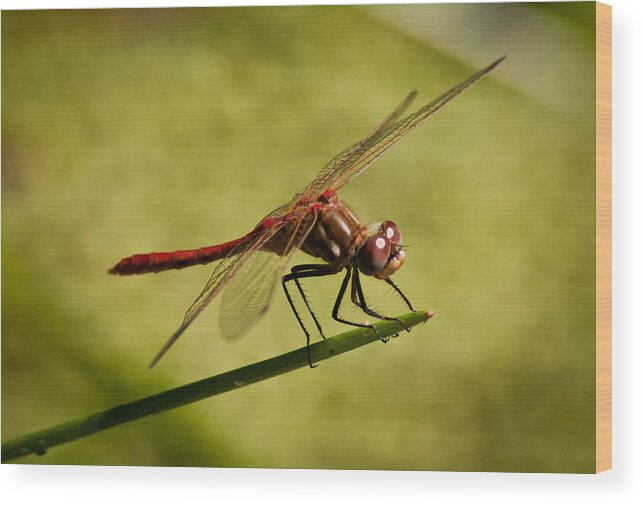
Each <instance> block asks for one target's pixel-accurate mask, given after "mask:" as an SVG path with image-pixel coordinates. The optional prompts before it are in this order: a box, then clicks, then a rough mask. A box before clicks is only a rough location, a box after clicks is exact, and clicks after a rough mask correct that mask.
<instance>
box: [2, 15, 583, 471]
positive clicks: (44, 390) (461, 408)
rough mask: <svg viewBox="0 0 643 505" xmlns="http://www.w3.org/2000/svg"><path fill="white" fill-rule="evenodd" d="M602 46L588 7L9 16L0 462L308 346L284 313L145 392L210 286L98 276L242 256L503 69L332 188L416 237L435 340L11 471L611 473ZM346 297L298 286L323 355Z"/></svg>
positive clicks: (196, 274)
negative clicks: (598, 400)
mask: <svg viewBox="0 0 643 505" xmlns="http://www.w3.org/2000/svg"><path fill="white" fill-rule="evenodd" d="M594 42H595V39H594V4H593V3H589V2H581V3H574V4H569V3H565V4H487V5H484V4H471V5H463V4H461V5H447V4H444V5H429V6H422V5H416V6H403V5H397V6H377V7H371V6H361V7H352V6H344V7H271V8H212V9H153V10H92V11H89V10H86V11H22V12H21V11H13V12H6V11H5V12H3V15H2V71H3V72H2V75H3V77H2V102H3V110H2V121H3V129H2V204H3V205H2V207H3V208H2V210H3V212H2V239H3V240H2V267H3V268H2V410H3V416H2V439H3V440H8V439H11V438H13V437H16V436H19V435H23V434H26V433H28V432H31V431H33V430H38V429H42V428H45V427H48V426H51V425H54V424H57V423H60V422H64V421H67V420H69V419H72V418H75V417H77V416H82V415H86V414H88V413H91V412H94V411H97V410H102V409H105V408H108V407H111V406H114V405H116V404H118V403H122V402H126V401H130V400H134V399H137V398H140V397H143V396H146V395H148V394H152V393H155V392H158V391H160V390H163V389H165V388H169V387H173V386H176V385H180V384H184V383H187V382H190V381H193V380H197V379H200V378H203V377H205V376H208V375H212V374H214V373H218V372H222V371H225V370H228V369H232V368H235V367H238V366H242V365H245V364H249V363H252V362H254V361H257V360H261V359H264V358H268V357H271V356H274V355H276V354H278V353H282V352H286V351H289V350H291V349H293V348H296V347H299V346H301V345H303V344H304V338H303V335H302V334H301V332H300V330H299V327H298V325H297V323H296V321H295V319H294V318H293V316H292V315H291V313H290V308H289V307H288V305H287V303H286V301H285V299H284V297H283V296H282V294H281V293H278V294H277V297H276V299H275V302H274V304H273V307H272V309H271V311H270V312H269V313H268V315H267V316H266V317H265V318H264V319H263V320H262V322H261V323H260V324H259V325H257V326H256V327H255V328H254V329H253V330H252V332H251V334H250V335H248V336H247V337H246V338H244V339H242V340H240V341H238V342H235V343H234V344H230V343H228V342H225V341H224V340H222V339H221V338H219V337H218V335H217V333H218V324H217V316H218V311H219V307H218V304H213V306H212V307H210V308H209V309H208V310H207V311H206V312H204V314H203V315H202V316H200V317H199V318H198V319H197V321H196V322H195V324H194V325H193V326H192V327H191V328H190V330H189V331H188V332H187V333H186V335H185V336H184V337H183V338H182V339H181V340H180V341H179V343H178V344H177V345H176V346H175V347H174V348H173V349H172V351H171V352H170V353H169V354H168V355H167V356H166V357H165V358H164V360H163V361H161V363H160V364H159V366H158V367H157V368H155V369H154V370H152V371H149V370H147V368H146V365H147V364H148V362H149V360H150V359H151V357H152V356H153V355H154V354H155V353H156V352H157V351H158V349H159V347H160V346H161V345H162V343H163V342H164V341H165V339H166V338H167V337H168V336H169V334H170V333H171V332H172V331H173V330H174V329H175V328H176V327H177V326H178V324H179V323H180V321H181V319H182V316H183V313H184V311H185V309H186V308H187V307H188V306H189V305H190V303H191V302H192V300H193V299H194V298H195V297H196V295H197V294H198V293H199V291H200V290H201V288H202V286H203V284H204V283H205V281H206V280H207V278H208V276H209V273H210V271H211V270H212V267H211V266H205V267H203V266H200V267H194V268H191V269H187V270H183V271H173V272H167V273H164V274H161V275H149V276H140V277H132V278H117V277H112V276H108V275H107V273H106V270H107V268H108V267H110V266H112V265H113V264H114V263H115V262H116V261H118V260H119V259H120V258H121V257H124V256H127V255H129V254H132V253H137V252H149V251H163V250H174V249H180V248H192V247H198V246H204V245H211V244H213V243H218V242H221V241H225V240H229V239H232V238H236V237H237V236H239V235H241V234H244V233H246V232H247V231H249V230H250V229H251V228H252V227H253V226H254V225H255V224H256V222H257V221H258V220H259V219H260V218H261V217H262V216H264V215H265V214H266V213H268V212H269V211H271V210H272V209H273V208H274V207H276V206H278V205H279V204H281V203H283V202H284V201H287V200H288V199H289V198H290V197H291V196H292V194H293V193H295V192H296V191H297V190H299V189H300V188H301V187H302V186H304V185H305V184H306V183H307V182H309V181H310V180H311V179H312V178H313V177H314V176H315V174H316V173H317V171H318V170H319V169H320V168H321V167H322V166H323V165H324V164H325V163H326V161H328V159H330V158H331V157H332V156H334V155H335V154H336V153H337V152H339V151H340V150H342V149H343V148H345V147H346V146H347V145H349V144H351V143H352V142H354V141H356V140H358V139H359V138H361V137H362V136H363V135H365V134H366V133H368V132H369V131H370V130H371V129H372V128H373V127H374V126H375V125H376V124H377V123H378V122H379V121H380V120H381V119H382V118H383V117H384V116H385V115H386V114H388V112H390V110H391V109H392V108H393V106H394V105H396V104H397V103H398V102H399V101H400V100H401V99H402V98H403V97H405V96H406V94H407V93H408V92H409V91H410V90H412V89H418V90H419V91H420V95H419V98H418V99H417V103H415V104H414V105H413V106H412V107H411V109H413V110H415V109H416V108H418V107H419V106H420V105H422V104H423V103H426V102H428V101H429V100H431V99H433V98H435V97H436V96H438V95H439V94H441V93H442V92H444V91H445V90H447V89H448V88H449V87H451V86H452V85H454V84H456V83H458V82H460V81H461V80H463V79H464V78H466V77H467V76H469V75H470V74H471V73H473V72H474V71H475V70H478V69H479V68H482V67H483V66H485V65H486V64H488V63H490V62H491V61H493V60H494V59H496V58H497V57H499V56H502V55H504V54H506V55H508V59H507V60H506V61H505V62H503V63H502V65H501V66H500V67H499V68H498V69H496V71H495V72H494V73H493V74H492V75H491V76H489V77H487V78H485V79H484V80H483V81H482V82H480V83H478V84H477V85H475V86H474V87H473V88H472V89H470V90H469V91H467V92H466V93H465V94H464V95H462V96H460V97H458V98H457V99H456V100H455V101H454V102H452V103H451V104H450V105H449V106H448V107H447V108H446V109H445V110H444V111H442V112H440V113H439V114H438V115H437V116H435V117H433V118H432V119H431V120H430V121H429V122H428V123H427V124H425V125H424V126H422V127H421V128H420V129H418V130H417V131H415V132H413V133H412V134H411V135H409V136H408V137H407V138H405V139H404V140H403V141H402V142H401V143H400V144H398V145H397V146H396V147H395V148H394V149H393V150H391V151H390V152H389V153H387V154H386V155H385V156H384V157H383V158H381V159H380V160H379V161H378V162H377V163H376V164H375V165H373V166H372V167H371V168H369V170H367V171H366V172H365V173H364V174H363V175H362V176H361V177H360V178H359V179H358V180H356V181H355V182H354V183H352V184H351V185H350V186H348V187H346V188H345V190H343V192H342V194H343V197H344V198H345V200H347V201H348V202H349V203H350V205H351V206H352V207H353V208H354V209H355V210H356V211H357V213H358V214H359V215H360V217H361V218H362V219H363V220H364V221H367V222H376V221H381V220H383V219H393V220H394V221H396V222H397V223H398V225H399V226H400V228H401V230H402V232H403V234H404V238H405V241H406V242H407V243H408V244H409V248H408V256H407V262H406V264H405V265H404V268H402V269H401V270H400V271H399V272H398V273H397V274H396V276H395V280H396V282H397V283H398V284H399V285H400V287H401V288H402V289H403V290H404V291H405V293H406V294H407V295H408V296H409V297H410V299H411V300H412V301H413V302H414V304H415V306H416V307H418V308H422V309H433V310H435V311H436V316H435V318H434V319H433V320H432V321H431V322H429V323H428V324H426V325H424V326H421V327H419V328H417V329H415V330H414V331H413V333H412V334H410V335H406V334H405V335H403V336H402V338H399V339H397V340H395V341H391V342H390V343H389V344H387V345H380V344H373V345H370V346H368V347H365V348H363V349H360V350H358V351H355V352H352V353H349V354H348V355H344V356H341V357H338V358H337V359H333V360H330V361H328V362H324V363H322V364H321V366H319V368H317V369H315V370H309V369H303V370H299V371H297V372H294V373H291V374H288V375H287V376H283V377H280V378H277V379H274V380H271V381H268V382H264V383H261V384H258V385H255V386H252V387H249V388H245V389H243V390H239V391H236V392H233V393H229V394H226V395H223V396H220V397H217V398H214V399H210V400H206V401H202V402H199V403H198V404H195V405H192V406H188V407H185V408H182V409H179V410H177V411H173V412H169V413H166V414H162V415H159V416H155V417H151V418H148V419H145V420H142V421H138V422H135V423H131V424H127V425H124V426H121V427H118V428H115V429H112V430H108V431H106V432H103V433H100V434H98V435H95V436H92V437H89V438H86V439H83V440H80V441H77V442H74V443H71V444H68V445H65V446H60V447H57V448H54V449H52V450H51V451H50V453H49V454H47V455H46V456H44V457H38V456H30V457H25V458H22V459H21V460H19V461H20V462H23V463H50V464H107V465H170V466H188V465H189V466H201V465H205V466H257V467H290V468H299V467H309V468H318V467H323V468H366V469H375V468H381V469H435V470H476V471H549V472H591V471H593V469H594V417H593V412H594V304H595V300H594V112H593V111H594ZM296 260H299V261H302V260H305V258H304V257H303V255H302V256H300V257H298V258H296ZM340 280H341V279H340V277H339V276H337V277H333V278H327V279H321V280H311V281H309V282H307V283H306V286H307V288H308V291H309V294H310V295H311V297H312V299H313V303H314V305H315V307H316V309H317V311H318V313H319V315H320V316H321V319H322V322H323V324H324V326H325V328H326V333H327V334H329V335H331V334H334V333H336V332H339V331H341V330H344V329H345V327H343V326H342V325H340V324H338V323H335V322H334V321H333V320H332V319H331V317H330V311H331V307H332V302H333V301H334V297H335V294H336V292H337V289H338V288H339V283H340ZM364 284H365V289H366V292H367V294H368V295H369V297H370V299H371V300H372V302H373V303H374V305H375V306H376V307H377V308H379V309H380V310H382V311H384V312H387V313H389V314H400V313H403V312H405V310H404V306H403V305H402V304H401V303H400V302H399V300H397V299H396V298H395V297H393V296H391V295H390V293H388V292H387V289H386V287H385V286H384V285H383V284H382V283H381V281H376V280H373V279H369V280H367V281H365V283H364ZM348 314H350V312H348ZM353 317H359V316H358V314H357V313H354V314H353Z"/></svg>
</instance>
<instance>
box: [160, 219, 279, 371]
mask: <svg viewBox="0 0 643 505" xmlns="http://www.w3.org/2000/svg"><path fill="white" fill-rule="evenodd" d="M281 226H282V225H281V224H276V225H275V226H274V227H271V228H267V229H265V230H262V232H261V233H258V234H257V235H253V236H251V237H249V238H248V240H244V241H243V242H241V243H240V244H238V245H237V246H236V247H235V248H234V249H233V250H232V251H231V252H230V254H228V256H226V257H225V258H224V259H223V260H221V261H220V262H219V264H218V265H217V266H216V267H215V269H214V271H213V272H212V275H211V276H210V278H209V279H208V282H207V283H206V285H205V287H204V288H203V290H202V291H201V293H200V294H199V296H198V297H197V298H196V300H194V302H193V303H192V305H190V307H189V308H188V310H187V311H186V313H185V316H184V318H183V322H182V323H181V326H179V328H178V329H177V330H176V331H175V332H174V333H173V334H172V335H171V336H170V338H169V339H168V341H167V342H166V343H165V345H164V346H163V347H162V348H161V350H160V351H159V352H158V354H157V355H156V356H155V357H154V359H153V360H152V362H151V363H150V365H149V367H150V368H152V367H153V366H154V365H156V363H158V361H159V360H160V359H161V358H162V357H163V355H164V354H165V353H166V352H167V351H168V350H169V349H170V347H172V345H174V343H175V342H176V341H177V340H178V339H179V337H180V336H181V335H182V334H183V332H184V331H185V330H186V329H187V327H188V326H190V324H191V323H192V321H194V319H195V318H196V316H198V315H199V314H200V313H201V311H202V310H203V309H204V308H205V307H207V305H208V304H209V303H210V302H211V301H212V299H213V298H214V297H216V296H217V295H218V294H219V293H220V292H221V290H222V289H223V288H224V287H225V285H226V284H227V282H229V281H230V280H231V279H232V278H234V276H235V274H236V273H237V272H238V271H239V270H240V269H241V268H242V267H243V265H244V264H245V263H246V262H247V261H248V260H249V259H250V258H251V257H252V255H253V254H254V253H255V252H256V251H257V250H259V249H260V248H261V247H262V246H263V245H264V244H265V243H266V242H268V241H269V240H270V239H271V238H272V237H273V236H274V234H275V233H277V231H278V230H279V228H280V227H281Z"/></svg>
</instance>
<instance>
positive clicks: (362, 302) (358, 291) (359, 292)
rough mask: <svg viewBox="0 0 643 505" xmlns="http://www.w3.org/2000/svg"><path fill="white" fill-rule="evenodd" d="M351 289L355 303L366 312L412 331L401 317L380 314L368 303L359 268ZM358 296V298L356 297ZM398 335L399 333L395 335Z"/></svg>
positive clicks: (354, 271)
mask: <svg viewBox="0 0 643 505" xmlns="http://www.w3.org/2000/svg"><path fill="white" fill-rule="evenodd" d="M351 291H352V294H353V296H352V297H351V298H352V300H353V303H354V304H355V305H357V306H358V307H359V308H360V309H362V310H363V311H364V313H365V314H368V315H369V316H372V317H377V318H378V319H382V320H385V321H397V322H398V323H399V325H400V326H401V327H402V328H404V329H405V330H406V331H409V332H410V331H411V328H409V327H408V326H406V325H405V324H404V322H402V320H401V319H398V318H397V317H389V316H383V315H382V314H379V313H378V312H376V311H375V310H373V309H371V308H370V307H369V306H368V304H367V303H366V297H365V296H364V290H363V289H362V282H361V281H360V279H359V271H358V270H357V269H354V270H353V278H352V280H351ZM355 298H357V299H355ZM394 336H397V335H394Z"/></svg>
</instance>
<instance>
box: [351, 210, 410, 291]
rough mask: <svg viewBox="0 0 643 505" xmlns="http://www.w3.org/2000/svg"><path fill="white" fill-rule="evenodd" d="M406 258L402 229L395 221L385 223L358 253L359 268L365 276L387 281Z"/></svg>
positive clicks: (364, 243)
mask: <svg viewBox="0 0 643 505" xmlns="http://www.w3.org/2000/svg"><path fill="white" fill-rule="evenodd" d="M405 257H406V252H405V251H404V249H403V248H402V233H401V232H400V229H399V228H398V227H397V225H396V224H395V223H394V222H393V221H384V222H383V223H382V224H381V225H380V226H379V228H378V230H377V233H375V234H374V235H371V236H370V237H368V238H367V239H366V240H364V242H362V246H361V247H360V249H359V251H358V252H357V268H359V271H360V272H362V273H363V274H364V275H372V276H375V277H377V278H378V279H386V278H388V277H390V276H391V275H393V274H394V273H395V271H396V270H397V269H398V268H400V267H401V266H402V263H404V258H405Z"/></svg>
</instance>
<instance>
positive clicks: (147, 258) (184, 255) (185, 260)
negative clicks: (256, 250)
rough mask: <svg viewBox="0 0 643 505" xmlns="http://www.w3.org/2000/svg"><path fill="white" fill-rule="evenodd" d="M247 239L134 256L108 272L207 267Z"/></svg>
mask: <svg viewBox="0 0 643 505" xmlns="http://www.w3.org/2000/svg"><path fill="white" fill-rule="evenodd" d="M247 237H248V236H247V235H246V236H245V237H242V238H240V239H237V240H232V241H230V242H226V243H224V244H218V245H213V246H209V247H200V248H198V249H190V250H187V251H173V252H160V253H148V254H134V255H133V256H129V257H127V258H123V259H122V260H120V261H119V262H118V263H117V264H116V265H114V266H113V267H112V268H110V269H109V270H108V272H109V273H110V274H114V275H133V274H137V275H138V274H146V273H149V272H154V273H156V272H163V271H165V270H173V269H179V268H185V267H189V266H192V265H205V264H206V263H210V262H212V261H217V260H220V259H223V258H225V257H226V256H227V255H228V254H230V253H231V252H232V251H233V249H235V247H237V246H238V245H239V244H241V243H242V242H243V241H244V240H245V239H246V238H247ZM237 249H238V250H237V251H235V253H236V254H238V253H240V252H242V251H243V246H241V247H238V248H237Z"/></svg>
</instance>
